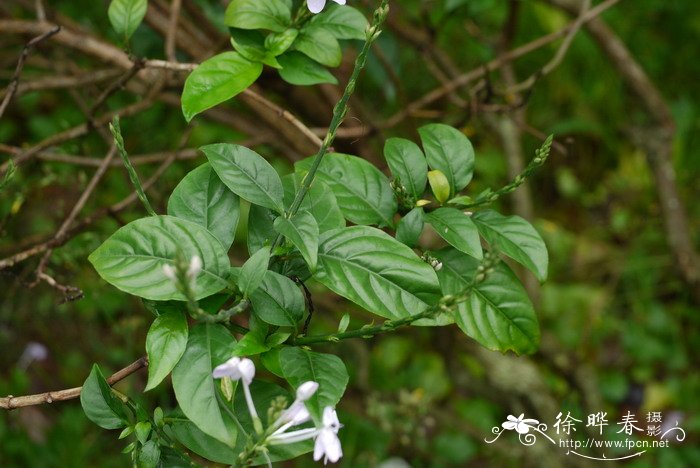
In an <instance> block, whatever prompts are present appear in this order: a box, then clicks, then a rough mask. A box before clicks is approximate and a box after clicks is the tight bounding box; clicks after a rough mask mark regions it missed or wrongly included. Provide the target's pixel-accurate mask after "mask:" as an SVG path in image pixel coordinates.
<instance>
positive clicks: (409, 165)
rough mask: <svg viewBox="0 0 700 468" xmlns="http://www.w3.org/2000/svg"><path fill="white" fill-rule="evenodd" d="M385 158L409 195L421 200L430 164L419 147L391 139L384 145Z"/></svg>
mask: <svg viewBox="0 0 700 468" xmlns="http://www.w3.org/2000/svg"><path fill="white" fill-rule="evenodd" d="M384 158H385V159H386V162H387V164H388V165H389V169H391V173H392V175H393V176H394V177H396V178H398V179H399V180H400V181H401V184H402V185H403V186H404V187H405V188H406V190H408V193H410V194H411V195H412V196H413V197H414V199H417V198H420V197H421V196H422V195H423V192H425V183H426V181H427V180H428V162H427V161H426V160H425V156H424V155H423V152H422V151H421V149H420V148H419V147H418V145H416V144H415V143H413V142H412V141H410V140H404V139H403V138H389V139H388V140H386V143H385V144H384Z"/></svg>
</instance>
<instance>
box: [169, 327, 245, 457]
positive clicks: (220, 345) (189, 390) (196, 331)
mask: <svg viewBox="0 0 700 468" xmlns="http://www.w3.org/2000/svg"><path fill="white" fill-rule="evenodd" d="M235 344H236V341H235V340H234V339H233V336H231V333H229V331H228V330H227V329H226V327H224V326H223V325H219V324H199V325H196V326H195V327H194V328H192V330H191V331H190V335H189V338H188V340H187V349H186V350H185V354H183V355H182V358H181V359H180V362H178V364H177V366H175V369H173V389H174V390H175V397H176V398H177V402H178V404H179V405H180V408H181V409H182V412H183V413H185V415H186V416H187V417H188V418H189V419H190V420H191V421H192V422H193V423H194V424H196V425H197V427H198V428H199V429H201V430H202V431H203V432H204V433H206V434H208V435H210V436H212V437H214V438H216V439H218V440H219V441H221V442H223V443H225V444H227V445H229V446H231V447H233V446H234V444H235V443H236V434H237V433H236V430H235V429H234V428H232V427H231V425H230V423H227V421H226V419H227V418H228V415H227V414H226V412H225V411H222V409H221V408H220V407H219V402H218V400H217V397H216V392H217V391H218V389H217V387H218V382H215V381H214V378H213V377H212V371H213V370H214V367H216V366H217V365H219V364H222V363H224V362H225V361H227V360H228V359H229V358H230V357H231V355H232V353H233V349H234V347H235Z"/></svg>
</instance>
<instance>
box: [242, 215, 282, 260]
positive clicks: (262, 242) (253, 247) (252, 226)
mask: <svg viewBox="0 0 700 468" xmlns="http://www.w3.org/2000/svg"><path fill="white" fill-rule="evenodd" d="M276 217H277V215H276V214H275V213H274V212H273V211H272V210H268V209H267V208H264V207H262V206H258V205H251V206H250V211H249V212H248V253H249V254H250V255H253V254H254V253H255V252H257V251H258V250H260V249H261V248H263V247H264V246H266V245H272V243H273V242H274V241H275V238H276V237H277V231H275V229H274V227H273V223H274V221H275V218H276Z"/></svg>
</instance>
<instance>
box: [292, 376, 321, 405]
mask: <svg viewBox="0 0 700 468" xmlns="http://www.w3.org/2000/svg"><path fill="white" fill-rule="evenodd" d="M316 390H318V382H314V381H313V380H309V381H308V382H304V383H303V384H301V385H299V388H297V400H298V401H306V400H308V399H309V398H311V397H312V396H314V393H316Z"/></svg>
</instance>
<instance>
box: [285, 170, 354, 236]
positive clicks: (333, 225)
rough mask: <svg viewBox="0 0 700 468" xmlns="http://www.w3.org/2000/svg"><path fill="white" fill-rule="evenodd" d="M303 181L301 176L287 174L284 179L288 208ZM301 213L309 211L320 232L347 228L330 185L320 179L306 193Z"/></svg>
mask: <svg viewBox="0 0 700 468" xmlns="http://www.w3.org/2000/svg"><path fill="white" fill-rule="evenodd" d="M301 180H302V176H301V175H300V174H287V175H286V176H284V177H282V185H283V186H284V203H285V205H286V206H291V204H292V201H293V200H294V195H295V194H296V192H297V191H298V190H299V186H300V185H301ZM299 211H308V212H309V213H311V214H312V215H313V217H314V218H315V219H316V223H318V230H319V232H326V231H330V230H331V229H338V228H341V227H345V218H343V213H342V212H341V211H340V208H339V207H338V201H337V200H336V198H335V194H334V193H333V191H332V190H331V189H330V187H328V185H326V184H325V183H323V182H322V181H320V180H319V179H318V178H316V179H314V181H313V182H312V183H311V188H310V189H309V191H308V192H306V196H305V197H304V200H302V202H301V205H300V206H299Z"/></svg>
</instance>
